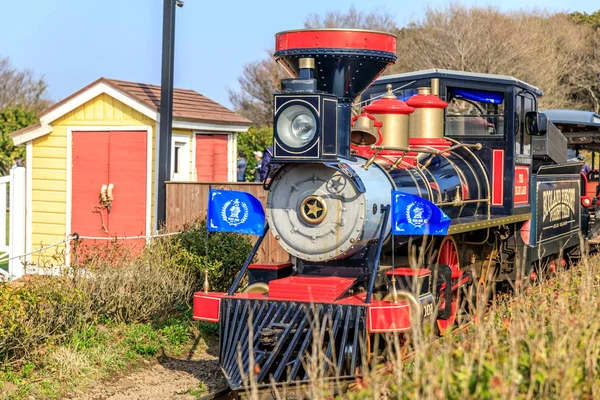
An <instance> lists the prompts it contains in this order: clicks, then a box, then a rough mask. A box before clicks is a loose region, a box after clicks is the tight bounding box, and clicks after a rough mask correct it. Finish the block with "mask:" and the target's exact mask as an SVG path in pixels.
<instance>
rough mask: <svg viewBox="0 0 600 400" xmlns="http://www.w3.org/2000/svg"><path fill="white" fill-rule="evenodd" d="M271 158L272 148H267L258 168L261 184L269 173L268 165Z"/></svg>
mask: <svg viewBox="0 0 600 400" xmlns="http://www.w3.org/2000/svg"><path fill="white" fill-rule="evenodd" d="M271 158H273V146H270V147H267V148H266V149H265V151H264V152H263V159H262V164H261V168H260V180H261V182H262V181H264V180H265V179H267V173H268V172H269V163H270V162H271Z"/></svg>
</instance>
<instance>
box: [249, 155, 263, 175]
mask: <svg viewBox="0 0 600 400" xmlns="http://www.w3.org/2000/svg"><path fill="white" fill-rule="evenodd" d="M253 154H254V159H255V160H256V167H254V169H253V170H252V171H250V172H251V173H252V174H254V182H260V181H262V179H260V171H261V166H262V158H263V152H262V151H255V152H254V153H253Z"/></svg>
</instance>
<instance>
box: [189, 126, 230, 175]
mask: <svg viewBox="0 0 600 400" xmlns="http://www.w3.org/2000/svg"><path fill="white" fill-rule="evenodd" d="M227 137H228V135H224V134H216V135H196V176H197V177H198V178H197V179H198V182H227V167H228V165H227V147H228V139H227Z"/></svg>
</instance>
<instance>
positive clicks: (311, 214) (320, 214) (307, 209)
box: [299, 195, 327, 225]
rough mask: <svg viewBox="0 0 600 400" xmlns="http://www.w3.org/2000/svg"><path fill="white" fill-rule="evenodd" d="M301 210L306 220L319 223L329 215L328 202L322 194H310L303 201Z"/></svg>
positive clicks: (315, 223)
mask: <svg viewBox="0 0 600 400" xmlns="http://www.w3.org/2000/svg"><path fill="white" fill-rule="evenodd" d="M299 211H300V217H302V219H303V220H304V222H306V223H308V224H311V225H317V224H320V223H321V222H323V220H324V219H325V216H326V215H327V203H326V202H325V201H324V200H323V198H322V197H320V196H316V195H313V196H308V197H307V198H305V199H304V200H303V201H302V204H301V205H300V209H299Z"/></svg>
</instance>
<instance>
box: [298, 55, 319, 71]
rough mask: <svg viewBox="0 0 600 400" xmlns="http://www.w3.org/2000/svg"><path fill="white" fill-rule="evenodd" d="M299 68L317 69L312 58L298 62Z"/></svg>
mask: <svg viewBox="0 0 600 400" xmlns="http://www.w3.org/2000/svg"><path fill="white" fill-rule="evenodd" d="M298 66H299V67H300V69H304V68H310V69H315V59H314V58H311V57H305V58H301V59H300V61H298Z"/></svg>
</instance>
